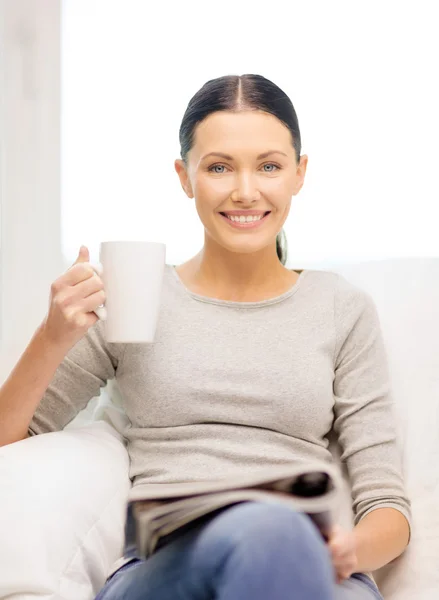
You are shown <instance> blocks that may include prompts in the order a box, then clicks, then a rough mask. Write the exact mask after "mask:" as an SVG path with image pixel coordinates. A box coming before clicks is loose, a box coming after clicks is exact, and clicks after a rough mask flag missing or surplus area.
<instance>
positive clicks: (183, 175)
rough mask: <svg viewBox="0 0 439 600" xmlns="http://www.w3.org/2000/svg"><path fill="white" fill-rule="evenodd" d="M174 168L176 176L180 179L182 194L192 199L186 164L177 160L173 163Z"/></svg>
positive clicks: (192, 194) (192, 193)
mask: <svg viewBox="0 0 439 600" xmlns="http://www.w3.org/2000/svg"><path fill="white" fill-rule="evenodd" d="M174 167H175V170H176V171H177V175H178V176H179V178H180V183H181V187H182V188H183V191H184V193H185V194H186V195H187V197H188V198H193V197H194V192H193V190H192V186H191V181H190V179H189V175H188V172H187V168H186V164H185V163H184V161H183V160H181V159H177V160H176V161H175V163H174Z"/></svg>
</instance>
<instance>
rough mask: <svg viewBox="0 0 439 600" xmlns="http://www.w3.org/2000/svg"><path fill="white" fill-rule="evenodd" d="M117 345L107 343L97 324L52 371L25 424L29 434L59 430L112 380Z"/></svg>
mask: <svg viewBox="0 0 439 600" xmlns="http://www.w3.org/2000/svg"><path fill="white" fill-rule="evenodd" d="M120 353H121V351H120V345H119V344H107V343H106V342H105V340H104V336H103V323H102V322H101V321H98V322H97V323H96V324H95V325H94V326H93V327H91V328H90V329H89V330H88V332H87V333H86V334H85V336H84V337H83V338H82V339H81V340H80V341H79V342H78V343H77V344H76V345H75V346H74V347H73V348H72V349H71V350H70V351H69V353H68V354H67V355H66V357H65V358H64V360H63V362H62V363H61V364H60V366H59V367H58V369H57V370H56V372H55V375H54V377H53V379H52V381H51V382H50V384H49V387H48V388H47V390H46V392H45V394H44V396H43V398H42V400H41V402H40V404H39V405H38V407H37V410H36V411H35V413H34V416H33V418H32V420H31V422H30V425H29V435H36V434H41V433H48V432H51V431H59V430H61V429H63V428H64V427H65V426H66V425H67V424H68V423H69V422H70V421H72V420H73V419H74V418H75V417H76V415H77V414H78V413H79V412H80V411H81V410H82V409H83V408H85V407H86V406H87V404H88V402H89V401H90V400H91V399H92V398H94V397H95V396H99V394H100V389H101V387H103V386H105V385H106V383H107V381H108V380H109V379H112V378H114V377H115V374H116V370H117V367H118V364H119V358H120Z"/></svg>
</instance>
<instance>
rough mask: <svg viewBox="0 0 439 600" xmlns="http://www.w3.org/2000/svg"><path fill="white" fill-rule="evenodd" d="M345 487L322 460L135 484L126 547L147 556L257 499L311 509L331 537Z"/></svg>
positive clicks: (130, 506)
mask: <svg viewBox="0 0 439 600" xmlns="http://www.w3.org/2000/svg"><path fill="white" fill-rule="evenodd" d="M149 488H151V489H149ZM340 489H341V488H340V476H339V474H338V472H337V471H335V469H333V468H332V467H330V466H328V465H324V466H322V464H318V465H308V464H307V465H302V466H292V467H282V468H273V469H270V470H268V471H264V472H259V473H258V474H257V475H252V476H248V475H247V476H246V475H244V476H242V477H239V478H236V477H234V478H230V479H227V480H220V481H219V480H216V481H203V482H200V481H198V482H193V483H181V484H172V485H171V486H169V485H168V484H162V486H160V485H156V484H153V485H151V486H148V485H146V486H139V487H138V489H137V488H136V487H134V488H132V490H131V493H130V498H129V502H128V510H127V523H126V529H125V532H126V547H129V546H131V548H135V549H136V553H137V555H138V556H141V557H144V558H147V557H149V556H151V554H153V553H154V552H155V550H157V549H158V547H160V546H161V544H163V543H165V542H166V539H170V538H167V536H172V534H175V533H176V532H178V531H179V530H181V531H183V530H185V529H187V528H188V527H191V526H193V525H196V524H197V522H199V521H200V519H202V518H203V517H206V516H208V515H210V514H211V513H214V512H215V511H218V510H221V509H223V508H225V507H228V506H232V505H235V504H239V503H241V502H251V501H260V502H271V503H273V502H275V503H280V504H283V505H285V506H288V507H290V508H291V509H292V510H294V511H299V512H303V513H306V514H307V515H309V517H310V518H311V519H312V521H313V522H314V523H315V525H316V526H317V528H318V529H319V531H320V532H321V534H322V536H323V537H324V538H325V539H327V538H328V535H329V531H330V529H331V527H332V525H333V523H334V518H335V513H336V510H337V509H338V502H339V500H340ZM128 537H130V538H131V539H127V538H128Z"/></svg>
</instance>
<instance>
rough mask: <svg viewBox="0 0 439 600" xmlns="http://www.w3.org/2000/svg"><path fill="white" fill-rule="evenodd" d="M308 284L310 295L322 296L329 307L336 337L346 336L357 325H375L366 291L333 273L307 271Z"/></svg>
mask: <svg viewBox="0 0 439 600" xmlns="http://www.w3.org/2000/svg"><path fill="white" fill-rule="evenodd" d="M308 281H309V284H310V285H311V287H314V291H313V294H314V295H315V294H318V295H320V296H324V295H326V300H327V301H328V302H330V303H331V304H332V312H333V317H334V326H335V329H336V331H337V333H338V335H342V336H343V333H344V334H346V333H347V332H348V331H350V330H351V329H352V328H353V327H354V325H356V324H357V323H358V322H359V321H362V322H364V323H365V325H366V328H367V327H368V326H375V325H376V324H377V322H378V314H377V308H376V304H375V301H374V299H373V298H372V296H371V295H370V293H369V292H368V291H366V290H365V289H363V288H362V287H361V286H359V285H357V284H356V283H353V282H351V281H349V280H348V279H347V278H346V277H345V276H344V275H341V274H339V273H337V272H335V271H323V270H310V271H309V273H308Z"/></svg>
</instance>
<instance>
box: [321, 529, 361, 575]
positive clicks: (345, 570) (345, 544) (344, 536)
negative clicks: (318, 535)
mask: <svg viewBox="0 0 439 600" xmlns="http://www.w3.org/2000/svg"><path fill="white" fill-rule="evenodd" d="M328 548H329V550H330V552H331V557H332V564H333V565H334V569H335V574H336V579H337V583H341V582H342V581H344V580H345V579H348V578H349V577H350V576H351V575H352V573H355V572H356V568H357V565H358V560H357V552H356V543H355V535H354V532H353V531H346V530H344V529H343V528H342V527H340V526H338V525H335V526H334V527H333V528H332V531H331V533H330V536H329V540H328Z"/></svg>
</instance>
